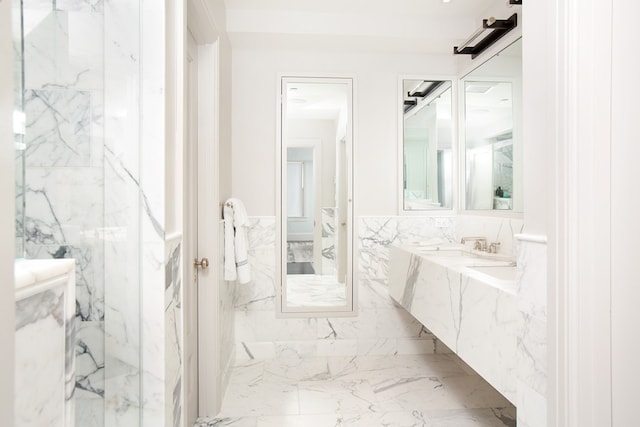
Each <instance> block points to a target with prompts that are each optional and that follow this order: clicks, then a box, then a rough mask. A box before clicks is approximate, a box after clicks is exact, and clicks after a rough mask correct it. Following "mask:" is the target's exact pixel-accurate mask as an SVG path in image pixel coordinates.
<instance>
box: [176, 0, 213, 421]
mask: <svg viewBox="0 0 640 427" xmlns="http://www.w3.org/2000/svg"><path fill="white" fill-rule="evenodd" d="M187 26H188V31H190V32H191V34H192V35H193V37H194V39H195V41H196V43H197V45H198V95H199V96H198V181H199V183H200V185H199V194H198V256H199V257H203V256H206V257H208V258H209V262H210V266H209V268H208V269H207V270H206V271H203V272H201V273H200V275H199V280H198V376H199V382H198V384H199V386H198V389H199V396H198V412H199V414H198V415H199V416H214V415H216V414H217V413H218V411H219V409H220V405H221V400H222V396H221V383H222V381H221V369H220V341H221V338H220V330H219V329H220V328H219V311H220V309H219V303H218V302H219V294H218V291H219V284H220V283H221V282H220V281H221V280H222V279H221V277H222V275H221V269H220V266H221V265H222V260H220V259H219V253H218V252H219V251H218V242H219V239H220V238H221V236H220V235H219V231H218V230H219V227H218V224H219V216H220V209H219V207H218V201H219V199H220V190H219V176H218V168H217V167H216V165H218V159H219V114H218V112H219V108H218V107H219V94H220V91H219V43H218V41H219V33H218V30H217V26H216V23H215V20H214V17H213V14H212V11H211V9H210V6H209V2H207V1H206V0H188V2H187ZM184 309H185V310H188V309H189V308H188V307H185V308H184Z"/></svg>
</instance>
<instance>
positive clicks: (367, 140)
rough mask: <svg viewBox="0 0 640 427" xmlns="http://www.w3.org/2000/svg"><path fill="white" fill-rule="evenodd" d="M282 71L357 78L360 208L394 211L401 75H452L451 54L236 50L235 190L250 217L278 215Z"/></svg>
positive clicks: (381, 212) (379, 212) (370, 211)
mask: <svg viewBox="0 0 640 427" xmlns="http://www.w3.org/2000/svg"><path fill="white" fill-rule="evenodd" d="M279 72H282V73H296V72H298V73H302V72H306V73H309V72H313V73H318V75H321V74H323V73H329V74H340V75H345V76H347V77H348V76H349V75H353V76H354V77H355V84H354V88H355V96H354V125H355V128H354V159H355V162H356V168H355V177H354V178H355V180H356V184H355V188H354V190H355V191H356V193H355V203H356V208H357V210H358V212H359V213H360V214H363V215H395V214H397V202H398V191H399V190H400V183H399V182H398V173H397V164H398V162H397V145H396V144H397V137H398V132H397V117H398V111H397V108H399V98H398V97H399V96H400V95H399V94H398V77H399V75H402V74H417V75H425V76H429V75H453V74H455V64H454V59H453V57H452V55H444V56H426V55H425V56H419V55H390V54H361V53H351V54H345V53H332V52H325V51H275V50H274V51H269V50H253V49H243V48H239V49H234V52H233V95H234V97H233V174H232V177H233V193H234V196H236V197H239V198H241V199H243V200H244V201H245V203H246V206H247V211H248V213H249V215H252V216H258V215H274V214H275V200H276V197H275V195H276V189H275V177H276V171H275V164H276V161H275V155H276V149H275V147H276V121H277V120H278V115H277V113H276V111H277V110H276V95H277V87H278V80H277V75H278V73H279Z"/></svg>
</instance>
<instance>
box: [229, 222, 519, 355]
mask: <svg viewBox="0 0 640 427" xmlns="http://www.w3.org/2000/svg"><path fill="white" fill-rule="evenodd" d="M521 229H522V221H521V220H514V219H500V218H487V217H475V216H469V217H444V218H443V217H439V218H438V219H436V218H435V217H366V216H363V217H360V218H359V221H358V233H357V240H356V245H357V246H356V248H357V249H356V250H357V253H356V254H355V257H354V259H355V260H356V265H355V266H354V269H355V270H356V272H357V274H356V278H357V280H356V281H355V283H356V286H357V289H356V291H357V301H358V312H357V316H355V317H328V318H286V319H282V318H276V315H275V310H276V301H275V299H276V283H277V281H276V277H275V218H274V217H253V218H251V226H250V227H249V235H248V238H249V248H250V254H249V259H250V262H251V265H252V271H253V280H252V282H251V283H249V284H247V285H238V286H237V288H236V295H235V307H236V326H235V328H236V335H235V336H236V347H237V358H238V359H252V358H256V359H262V358H271V357H294V358H300V357H312V356H325V355H332V356H345V355H365V354H369V355H388V354H420V353H432V352H434V351H448V349H446V348H445V347H444V346H443V345H442V344H439V343H438V342H437V340H435V338H434V336H433V335H432V334H430V333H429V332H428V331H427V330H426V329H424V328H423V326H422V325H421V324H420V323H419V322H418V321H417V320H415V319H414V318H413V317H412V316H411V315H409V314H408V313H407V312H406V311H405V310H404V309H402V308H400V307H399V306H397V305H396V304H395V303H394V302H393V301H392V300H391V298H390V297H389V294H388V282H387V280H388V260H389V250H388V247H389V245H391V244H395V243H407V242H410V241H413V240H428V239H432V238H440V239H442V240H444V241H447V242H456V241H459V240H460V238H461V237H462V236H465V235H469V234H473V235H479V234H480V235H487V238H488V239H489V240H490V241H493V239H498V240H499V241H501V242H502V245H501V252H503V253H504V252H506V251H512V250H513V249H514V248H515V245H514V243H513V234H514V233H517V232H520V230H521Z"/></svg>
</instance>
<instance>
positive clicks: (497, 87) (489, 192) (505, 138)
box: [461, 39, 523, 212]
mask: <svg viewBox="0 0 640 427" xmlns="http://www.w3.org/2000/svg"><path fill="white" fill-rule="evenodd" d="M461 83H462V85H461V86H462V90H463V112H464V119H463V123H464V126H463V129H462V133H463V134H464V147H465V149H464V153H465V155H464V170H465V181H464V187H465V188H464V190H465V191H464V194H465V198H464V201H465V208H466V209H467V210H499V211H513V212H522V200H523V197H522V127H521V123H522V120H521V117H522V39H519V40H518V41H516V42H515V43H513V44H511V45H510V46H508V47H507V48H505V49H504V50H502V51H501V52H499V53H498V54H496V55H495V56H494V57H492V58H491V59H489V60H488V61H486V62H485V63H483V64H482V65H481V66H479V67H478V68H476V69H475V70H473V71H472V72H471V73H469V74H467V75H466V76H465V77H464V78H463V79H462V82H461Z"/></svg>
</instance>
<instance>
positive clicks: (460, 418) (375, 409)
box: [196, 354, 516, 427]
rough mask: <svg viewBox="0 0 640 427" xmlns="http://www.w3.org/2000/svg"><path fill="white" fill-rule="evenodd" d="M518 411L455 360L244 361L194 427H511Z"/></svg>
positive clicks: (442, 357)
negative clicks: (213, 408)
mask: <svg viewBox="0 0 640 427" xmlns="http://www.w3.org/2000/svg"><path fill="white" fill-rule="evenodd" d="M515 420H516V411H515V408H514V407H513V406H512V405H511V404H509V402H508V401H507V400H506V399H505V398H504V397H503V396H502V395H500V394H499V393H498V392H497V391H495V390H494V389H493V388H492V387H491V386H490V385H489V384H488V383H486V382H485V381H484V380H483V379H482V378H480V377H479V376H478V375H476V374H475V373H474V372H472V371H470V370H467V369H465V367H464V364H462V363H461V362H460V360H459V359H458V358H457V357H456V356H455V355H453V354H444V355H443V354H426V355H396V356H352V357H316V358H308V359H304V358H299V359H295V358H291V359H285V358H283V359H274V360H265V361H252V360H250V361H243V362H242V363H240V364H239V365H238V366H236V367H235V368H234V370H233V373H232V377H231V381H230V384H229V388H228V391H227V394H226V396H225V399H224V403H223V407H222V411H221V413H220V415H219V416H218V418H206V419H201V420H199V421H198V423H197V424H196V427H218V426H232V427H275V426H278V427H288V426H292V427H293V426H295V427H298V426H304V427H325V426H326V427H334V426H335V427H343V426H344V427H377V426H380V427H382V426H385V427H395V426H397V427H405V426H406V427H415V426H425V427H515V425H516V424H515V423H516V421H515Z"/></svg>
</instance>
